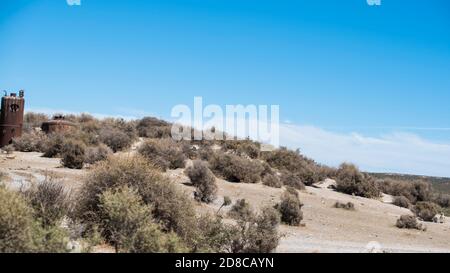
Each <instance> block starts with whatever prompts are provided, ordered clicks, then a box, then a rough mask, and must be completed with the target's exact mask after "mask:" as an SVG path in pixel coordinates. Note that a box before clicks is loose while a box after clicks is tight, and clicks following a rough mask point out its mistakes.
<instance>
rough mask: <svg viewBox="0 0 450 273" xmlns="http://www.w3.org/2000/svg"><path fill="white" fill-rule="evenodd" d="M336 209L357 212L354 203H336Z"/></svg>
mask: <svg viewBox="0 0 450 273" xmlns="http://www.w3.org/2000/svg"><path fill="white" fill-rule="evenodd" d="M334 207H335V208H337V209H345V210H355V204H353V203H352V202H348V203H341V202H336V203H335V204H334Z"/></svg>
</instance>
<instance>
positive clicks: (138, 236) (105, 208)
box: [99, 186, 184, 253]
mask: <svg viewBox="0 0 450 273" xmlns="http://www.w3.org/2000/svg"><path fill="white" fill-rule="evenodd" d="M99 207H100V210H101V212H100V214H101V215H102V224H101V228H102V230H103V233H104V235H105V237H106V238H107V240H108V241H109V242H110V243H111V244H112V245H113V246H114V247H115V249H116V251H117V252H125V253H129V252H131V253H161V252H169V251H176V252H179V251H183V249H184V246H182V244H181V242H179V241H180V240H179V239H178V238H177V236H176V235H174V234H171V233H169V234H165V233H163V232H162V231H161V230H160V229H159V226H158V225H157V224H155V223H154V222H153V221H152V217H151V215H152V207H151V206H149V205H147V204H145V203H144V202H143V201H142V198H141V196H140V195H139V194H138V192H137V191H136V190H132V189H130V188H128V187H127V186H124V187H119V188H117V189H115V190H109V191H106V192H104V193H103V194H102V195H101V196H100V205H99ZM175 241H177V242H175Z"/></svg>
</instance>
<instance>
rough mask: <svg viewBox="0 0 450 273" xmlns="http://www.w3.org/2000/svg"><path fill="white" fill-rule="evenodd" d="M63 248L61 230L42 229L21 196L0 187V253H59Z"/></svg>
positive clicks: (52, 228)
mask: <svg viewBox="0 0 450 273" xmlns="http://www.w3.org/2000/svg"><path fill="white" fill-rule="evenodd" d="M66 246H67V238H66V234H65V232H64V231H63V230H62V229H61V228H59V227H55V226H52V227H48V228H43V227H42V226H41V223H40V222H39V221H37V220H36V219H34V217H33V210H32V208H30V207H29V206H28V205H27V203H26V201H25V200H24V198H23V197H22V196H21V195H19V194H17V193H15V192H12V191H9V190H8V189H6V188H5V187H4V186H0V253H37V252H47V253H59V252H67V249H66Z"/></svg>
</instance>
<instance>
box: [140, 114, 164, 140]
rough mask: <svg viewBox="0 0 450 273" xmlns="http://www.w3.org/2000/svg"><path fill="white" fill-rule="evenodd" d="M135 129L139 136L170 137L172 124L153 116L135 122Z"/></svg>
mask: <svg viewBox="0 0 450 273" xmlns="http://www.w3.org/2000/svg"><path fill="white" fill-rule="evenodd" d="M136 129H137V131H138V134H139V136H140V137H146V138H170V137H171V135H172V133H171V131H172V125H171V124H170V123H168V122H165V121H163V120H159V119H157V118H153V117H145V118H143V119H141V120H140V121H139V122H138V123H137V125H136Z"/></svg>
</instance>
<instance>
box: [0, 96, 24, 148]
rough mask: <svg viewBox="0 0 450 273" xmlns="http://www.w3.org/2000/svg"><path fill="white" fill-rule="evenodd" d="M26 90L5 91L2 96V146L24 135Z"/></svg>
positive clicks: (0, 130)
mask: <svg viewBox="0 0 450 273" xmlns="http://www.w3.org/2000/svg"><path fill="white" fill-rule="evenodd" d="M24 95H25V94H24V91H22V90H21V91H20V92H19V96H17V94H16V93H11V94H10V95H8V93H6V92H5V95H4V96H3V97H2V108H1V114H0V148H1V147H4V146H7V145H9V144H11V143H12V140H13V138H16V137H20V136H22V125H23V117H24V108H25V98H24Z"/></svg>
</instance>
